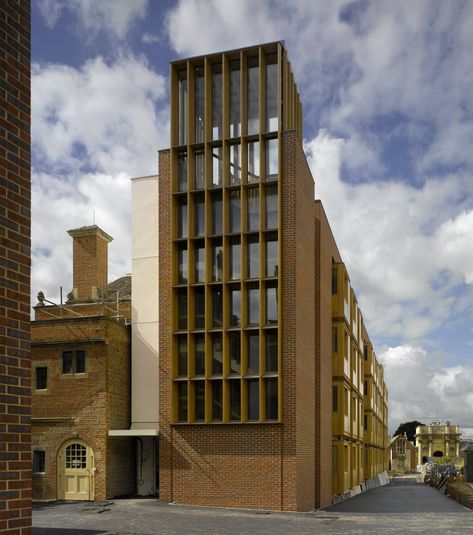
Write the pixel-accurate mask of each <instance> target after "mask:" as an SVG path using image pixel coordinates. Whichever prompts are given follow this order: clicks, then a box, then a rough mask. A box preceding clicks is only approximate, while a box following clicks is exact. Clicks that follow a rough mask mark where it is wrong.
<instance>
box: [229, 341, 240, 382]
mask: <svg viewBox="0 0 473 535" xmlns="http://www.w3.org/2000/svg"><path fill="white" fill-rule="evenodd" d="M229 342H230V373H240V365H241V336H240V332H239V331H237V332H236V331H230V333H229Z"/></svg>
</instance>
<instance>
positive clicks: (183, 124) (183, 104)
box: [178, 71, 187, 145]
mask: <svg viewBox="0 0 473 535" xmlns="http://www.w3.org/2000/svg"><path fill="white" fill-rule="evenodd" d="M178 92H179V145H185V144H186V143H187V74H186V72H185V71H180V72H179V73H178Z"/></svg>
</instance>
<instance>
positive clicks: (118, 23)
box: [38, 0, 148, 40]
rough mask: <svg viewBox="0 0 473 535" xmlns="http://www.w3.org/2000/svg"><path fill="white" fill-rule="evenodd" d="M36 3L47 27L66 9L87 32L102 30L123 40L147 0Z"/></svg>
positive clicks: (51, 0)
mask: <svg viewBox="0 0 473 535" xmlns="http://www.w3.org/2000/svg"><path fill="white" fill-rule="evenodd" d="M38 6H39V8H40V11H41V14H42V15H43V17H44V19H45V21H46V24H47V25H48V26H49V27H50V28H53V27H54V26H55V25H56V24H57V22H58V21H59V19H60V18H61V16H62V15H63V13H64V11H68V12H70V13H71V14H72V15H73V16H74V17H75V18H76V20H77V23H78V25H79V28H80V30H81V31H85V32H87V33H88V35H89V36H91V37H95V36H96V35H97V34H98V33H99V32H101V31H104V32H106V33H107V34H109V35H110V36H111V37H113V38H114V39H119V40H124V39H125V38H126V36H127V34H128V32H129V31H130V29H131V27H132V25H133V24H134V23H136V22H137V21H139V20H143V19H144V18H145V16H146V12H147V6H148V0H99V1H97V0H38Z"/></svg>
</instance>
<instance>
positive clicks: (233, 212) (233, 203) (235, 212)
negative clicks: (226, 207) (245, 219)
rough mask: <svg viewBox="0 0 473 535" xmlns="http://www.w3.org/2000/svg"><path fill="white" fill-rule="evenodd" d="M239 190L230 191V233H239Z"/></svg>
mask: <svg viewBox="0 0 473 535" xmlns="http://www.w3.org/2000/svg"><path fill="white" fill-rule="evenodd" d="M240 222H241V215H240V190H239V189H238V190H235V189H233V190H231V191H230V232H240Z"/></svg>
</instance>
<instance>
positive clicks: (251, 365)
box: [247, 331, 259, 374]
mask: <svg viewBox="0 0 473 535" xmlns="http://www.w3.org/2000/svg"><path fill="white" fill-rule="evenodd" d="M247 341H248V345H247V355H248V373H249V374H254V373H259V333H258V332H257V331H255V332H249V333H248V336H247Z"/></svg>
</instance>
